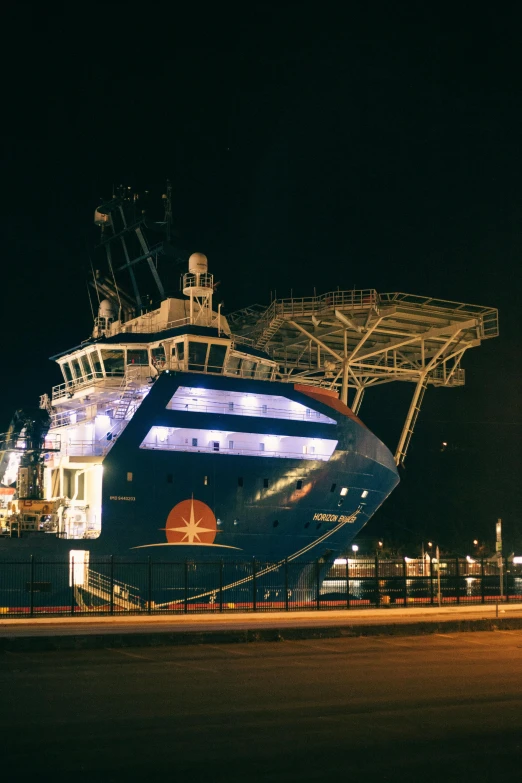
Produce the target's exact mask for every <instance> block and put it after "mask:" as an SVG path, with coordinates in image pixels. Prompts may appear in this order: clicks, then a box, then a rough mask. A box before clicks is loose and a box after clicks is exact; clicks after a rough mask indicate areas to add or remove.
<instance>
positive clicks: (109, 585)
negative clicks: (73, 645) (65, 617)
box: [74, 568, 145, 611]
mask: <svg viewBox="0 0 522 783" xmlns="http://www.w3.org/2000/svg"><path fill="white" fill-rule="evenodd" d="M74 593H75V598H76V601H77V603H78V606H80V607H81V608H82V609H86V610H88V609H93V608H95V606H94V604H93V602H92V599H93V598H95V599H98V606H99V602H101V603H106V604H109V605H111V606H113V607H114V608H117V609H124V610H126V611H137V610H140V611H141V610H143V609H144V608H145V601H143V600H142V599H141V598H140V596H139V590H138V588H136V587H133V586H132V585H127V584H125V583H124V582H118V581H117V580H115V579H114V580H112V581H111V579H109V577H107V576H104V575H103V574H100V573H98V572H97V571H93V570H92V569H91V568H87V569H86V576H85V581H84V583H83V584H81V585H75V591H74ZM111 595H112V599H111Z"/></svg>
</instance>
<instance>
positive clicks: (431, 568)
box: [430, 555, 434, 606]
mask: <svg viewBox="0 0 522 783" xmlns="http://www.w3.org/2000/svg"><path fill="white" fill-rule="evenodd" d="M433 600H434V599H433V558H432V556H431V555H430V604H431V605H432V606H433Z"/></svg>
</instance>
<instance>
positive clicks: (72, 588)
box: [31, 555, 74, 614]
mask: <svg viewBox="0 0 522 783" xmlns="http://www.w3.org/2000/svg"><path fill="white" fill-rule="evenodd" d="M31 558H32V555H31ZM70 568H71V614H74V557H71V566H70Z"/></svg>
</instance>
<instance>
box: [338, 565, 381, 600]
mask: <svg viewBox="0 0 522 783" xmlns="http://www.w3.org/2000/svg"><path fill="white" fill-rule="evenodd" d="M346 559H348V558H346ZM380 605H381V591H380V589H379V553H378V552H377V553H376V554H375V606H376V607H377V608H378V607H379V606H380Z"/></svg>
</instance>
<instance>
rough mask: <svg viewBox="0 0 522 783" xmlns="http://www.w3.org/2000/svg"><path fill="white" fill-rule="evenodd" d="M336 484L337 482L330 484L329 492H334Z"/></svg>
mask: <svg viewBox="0 0 522 783" xmlns="http://www.w3.org/2000/svg"><path fill="white" fill-rule="evenodd" d="M336 486H337V484H332V486H331V487H330V492H335V488H336Z"/></svg>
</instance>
